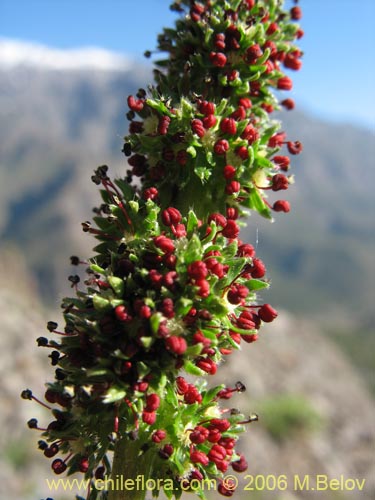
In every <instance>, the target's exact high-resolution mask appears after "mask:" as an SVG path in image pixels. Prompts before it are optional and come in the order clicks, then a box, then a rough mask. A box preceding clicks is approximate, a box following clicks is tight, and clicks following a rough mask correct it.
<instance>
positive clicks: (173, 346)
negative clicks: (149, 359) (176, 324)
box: [165, 336, 187, 356]
mask: <svg viewBox="0 0 375 500" xmlns="http://www.w3.org/2000/svg"><path fill="white" fill-rule="evenodd" d="M165 346H166V348H167V349H168V350H169V351H171V352H173V353H174V354H177V355H178V356H180V355H182V354H184V352H185V351H186V349H187V343H186V340H185V339H184V338H183V337H177V336H171V337H168V338H166V339H165Z"/></svg>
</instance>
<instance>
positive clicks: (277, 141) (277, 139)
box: [268, 132, 286, 148]
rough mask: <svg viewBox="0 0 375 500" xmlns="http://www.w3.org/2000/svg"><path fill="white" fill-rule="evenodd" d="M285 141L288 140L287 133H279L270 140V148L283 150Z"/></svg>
mask: <svg viewBox="0 0 375 500" xmlns="http://www.w3.org/2000/svg"><path fill="white" fill-rule="evenodd" d="M285 139H286V133H285V132H277V134H275V135H273V136H272V137H270V139H269V140H268V146H269V147H270V148H281V146H282V145H283V144H284V141H285Z"/></svg>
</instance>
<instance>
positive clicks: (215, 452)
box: [207, 444, 227, 464]
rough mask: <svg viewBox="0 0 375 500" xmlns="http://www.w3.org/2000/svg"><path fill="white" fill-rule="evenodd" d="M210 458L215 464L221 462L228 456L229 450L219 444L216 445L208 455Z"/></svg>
mask: <svg viewBox="0 0 375 500" xmlns="http://www.w3.org/2000/svg"><path fill="white" fill-rule="evenodd" d="M207 456H208V458H209V459H210V460H211V461H212V462H214V463H215V464H216V463H217V462H221V461H222V460H224V459H225V457H226V456H227V450H226V449H225V448H224V447H223V446H220V445H219V444H214V445H213V446H212V448H211V449H210V451H209V452H208V454H207Z"/></svg>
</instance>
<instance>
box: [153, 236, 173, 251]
mask: <svg viewBox="0 0 375 500" xmlns="http://www.w3.org/2000/svg"><path fill="white" fill-rule="evenodd" d="M154 244H155V246H156V247H157V248H159V249H160V250H162V251H163V252H165V253H171V252H173V250H174V243H173V241H172V240H171V239H170V238H167V237H166V236H163V235H160V236H155V237H154Z"/></svg>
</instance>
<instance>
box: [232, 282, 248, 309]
mask: <svg viewBox="0 0 375 500" xmlns="http://www.w3.org/2000/svg"><path fill="white" fill-rule="evenodd" d="M248 295H249V289H248V288H247V287H246V286H245V285H240V284H238V283H235V284H233V285H232V286H231V287H230V290H229V291H228V294H227V297H228V300H229V302H230V303H231V304H241V303H242V302H243V299H245V298H246V297H247V296H248Z"/></svg>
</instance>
